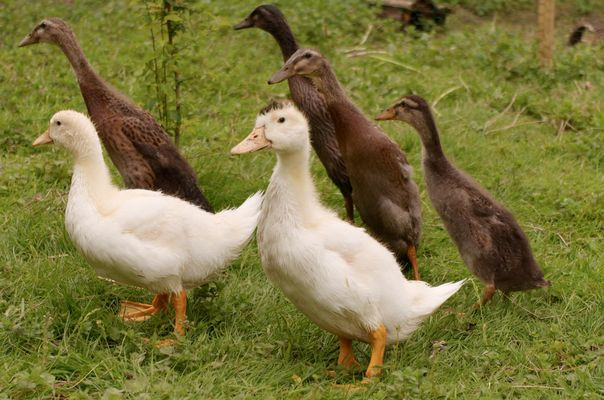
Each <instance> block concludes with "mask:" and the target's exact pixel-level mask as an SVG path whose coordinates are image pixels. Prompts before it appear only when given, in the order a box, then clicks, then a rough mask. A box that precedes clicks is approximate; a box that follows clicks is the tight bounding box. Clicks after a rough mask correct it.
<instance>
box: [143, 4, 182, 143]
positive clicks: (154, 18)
mask: <svg viewBox="0 0 604 400" xmlns="http://www.w3.org/2000/svg"><path fill="white" fill-rule="evenodd" d="M145 7H146V10H147V17H148V23H149V32H150V35H151V44H152V48H153V55H152V57H151V59H150V60H149V61H148V62H147V64H146V66H147V69H148V71H150V72H151V74H152V75H153V78H154V86H155V87H154V89H155V105H156V107H157V111H158V113H159V119H160V121H161V122H162V125H163V126H164V129H166V131H167V132H168V133H169V134H170V135H172V137H173V138H174V142H175V143H176V144H177V145H178V143H179V142H180V134H181V125H182V98H181V89H182V84H183V82H184V79H183V77H182V74H181V72H180V70H179V64H180V62H181V58H182V55H183V50H184V49H185V47H184V46H183V45H182V44H181V43H179V40H178V39H179V37H180V36H181V33H182V32H184V31H185V29H186V20H187V17H188V15H189V13H190V6H189V4H188V2H187V1H186V0H146V1H145Z"/></svg>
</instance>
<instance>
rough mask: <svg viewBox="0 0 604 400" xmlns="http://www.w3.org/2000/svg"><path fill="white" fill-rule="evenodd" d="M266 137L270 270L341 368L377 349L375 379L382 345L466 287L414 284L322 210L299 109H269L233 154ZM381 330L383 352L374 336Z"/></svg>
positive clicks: (263, 225)
mask: <svg viewBox="0 0 604 400" xmlns="http://www.w3.org/2000/svg"><path fill="white" fill-rule="evenodd" d="M262 136H264V138H265V139H264V140H265V142H266V143H264V146H270V147H272V148H273V149H274V150H275V151H276V153H277V165H276V167H275V169H274V172H273V175H272V177H271V180H270V183H269V186H268V189H267V192H266V195H265V199H264V204H263V206H262V212H261V216H260V220H259V223H258V233H257V240H258V248H259V251H260V255H261V258H262V266H263V268H264V271H265V272H266V274H267V276H268V277H269V279H270V280H271V281H272V282H273V283H274V284H275V285H276V286H277V287H279V288H280V289H281V290H282V291H283V293H284V294H285V296H286V297H287V298H288V299H289V300H290V301H291V302H292V303H293V304H294V305H295V306H296V307H297V308H299V309H300V310H301V311H302V312H303V313H304V314H305V315H306V316H307V317H308V318H309V319H311V320H312V321H313V322H314V323H316V324H317V325H318V326H320V327H321V328H323V329H325V330H327V331H329V332H331V333H333V334H335V335H337V336H338V337H339V338H340V345H341V347H340V358H339V360H338V362H339V363H341V364H342V363H343V364H345V365H350V364H351V362H347V361H346V358H348V359H349V360H352V362H356V361H355V360H354V356H353V355H352V353H351V351H352V350H351V348H350V350H347V346H349V345H350V340H360V341H363V342H369V343H371V344H372V360H371V362H370V365H369V367H368V369H367V375H368V376H372V375H374V374H375V373H376V370H374V369H373V367H375V365H378V364H381V363H382V361H383V360H382V358H381V357H383V345H385V344H390V343H394V342H398V341H400V340H402V339H404V338H406V337H407V336H408V335H409V334H411V333H412V332H413V331H414V330H415V329H416V328H417V326H418V324H419V323H420V322H421V321H422V320H423V319H424V318H426V317H427V316H429V315H430V314H431V313H432V312H434V311H435V310H436V308H438V307H439V306H440V305H441V304H442V303H443V302H444V301H445V300H447V299H448V298H449V297H450V296H451V295H453V294H454V293H455V292H456V291H457V290H458V289H459V288H460V287H461V285H462V284H463V281H459V282H456V283H447V284H444V285H441V286H437V287H431V286H430V285H428V284H427V283H425V282H421V281H408V280H407V279H405V277H404V276H403V274H402V273H401V271H400V267H399V265H398V263H397V262H396V259H395V257H394V255H393V254H392V253H391V252H390V251H389V250H387V249H386V248H385V247H384V246H383V245H382V244H380V243H379V242H378V241H377V240H375V239H374V238H373V237H371V236H370V235H369V234H367V233H366V232H365V230H364V229H362V228H358V227H355V226H353V225H351V224H349V223H347V222H344V221H343V220H341V219H340V218H338V217H337V215H336V214H335V213H334V212H332V211H330V210H328V209H326V208H325V207H323V206H322V205H321V203H320V201H319V199H318V196H317V194H316V192H315V188H314V184H313V182H312V178H311V175H310V172H309V139H308V127H307V122H306V120H305V118H304V116H303V115H302V114H301V113H300V112H299V111H298V110H297V109H296V108H295V107H294V106H293V105H291V104H289V103H286V104H284V103H277V104H276V105H272V106H269V107H268V108H267V110H264V111H263V112H262V113H261V114H260V115H259V116H258V118H257V120H256V128H255V130H254V132H252V134H251V135H250V136H249V137H248V138H247V139H246V140H244V141H243V142H242V143H241V144H240V145H238V146H237V147H235V148H234V149H233V152H234V153H236V154H239V153H242V152H248V151H253V150H254V149H255V148H256V147H260V148H262V146H263V145H262V143H260V142H261V140H260V139H261V137H262ZM259 137H260V139H259ZM252 139H254V140H255V141H256V144H257V145H256V146H252V145H251V143H252V142H251V141H252ZM382 326H383V327H384V328H385V337H383V338H382V339H380V340H383V341H385V343H383V344H382V345H380V343H376V339H375V338H376V335H375V332H377V331H380V329H381V327H382ZM380 347H381V348H382V350H381V352H382V355H381V356H380V354H375V353H376V352H377V353H379V352H380V350H379V349H380Z"/></svg>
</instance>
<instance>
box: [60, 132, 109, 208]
mask: <svg viewBox="0 0 604 400" xmlns="http://www.w3.org/2000/svg"><path fill="white" fill-rule="evenodd" d="M71 190H72V191H75V192H77V193H79V194H83V195H86V196H87V197H88V198H89V199H90V200H91V201H92V202H93V203H94V204H95V206H96V207H97V209H99V208H103V206H105V205H106V204H105V202H106V201H107V200H108V195H111V194H114V193H117V191H118V189H117V188H116V187H115V186H114V185H113V184H112V183H111V175H110V174H109V169H108V168H107V165H106V164H105V160H104V159H103V153H102V151H101V145H100V143H98V147H97V148H95V149H92V150H89V151H88V152H86V153H84V154H78V155H76V157H75V162H74V167H73V178H72V182H71Z"/></svg>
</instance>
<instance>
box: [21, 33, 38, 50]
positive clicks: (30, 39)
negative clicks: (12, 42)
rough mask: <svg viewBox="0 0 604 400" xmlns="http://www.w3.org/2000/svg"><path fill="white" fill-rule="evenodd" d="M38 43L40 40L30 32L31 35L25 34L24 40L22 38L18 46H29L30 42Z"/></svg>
mask: <svg viewBox="0 0 604 400" xmlns="http://www.w3.org/2000/svg"><path fill="white" fill-rule="evenodd" d="M36 43H38V41H37V40H36V39H34V38H33V37H32V35H31V34H29V35H27V36H25V37H24V38H23V40H21V41H20V42H19V45H18V47H25V46H29V45H30V44H36Z"/></svg>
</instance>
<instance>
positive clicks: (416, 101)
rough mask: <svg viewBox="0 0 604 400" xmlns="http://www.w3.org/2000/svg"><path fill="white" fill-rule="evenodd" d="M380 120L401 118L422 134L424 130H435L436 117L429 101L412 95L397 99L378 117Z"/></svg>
mask: <svg viewBox="0 0 604 400" xmlns="http://www.w3.org/2000/svg"><path fill="white" fill-rule="evenodd" d="M375 119H376V120H378V121H387V120H393V119H396V120H399V121H403V122H406V123H408V124H409V125H411V126H412V127H414V128H416V129H417V130H418V131H419V132H420V135H421V134H422V132H427V131H426V129H423V128H428V131H433V130H434V129H435V126H434V118H433V117H432V112H431V111H430V106H429V105H428V102H426V100H424V99H423V98H421V97H420V96H416V95H410V96H405V97H403V98H402V99H400V100H397V101H396V102H395V103H394V104H393V105H391V106H390V107H388V108H387V109H385V110H384V111H382V113H381V114H380V115H378V116H377V117H376V118H375Z"/></svg>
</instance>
